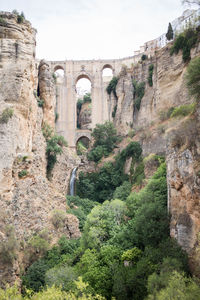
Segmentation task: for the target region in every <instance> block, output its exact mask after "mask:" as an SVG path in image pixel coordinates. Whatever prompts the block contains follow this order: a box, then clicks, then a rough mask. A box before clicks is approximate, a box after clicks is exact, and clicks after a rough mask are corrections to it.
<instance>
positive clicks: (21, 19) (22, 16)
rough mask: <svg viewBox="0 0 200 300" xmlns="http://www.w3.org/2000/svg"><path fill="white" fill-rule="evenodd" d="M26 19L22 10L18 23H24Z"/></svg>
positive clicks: (18, 16)
mask: <svg viewBox="0 0 200 300" xmlns="http://www.w3.org/2000/svg"><path fill="white" fill-rule="evenodd" d="M24 20H25V16H24V13H23V12H21V14H20V15H19V14H18V15H17V23H18V24H22V23H24Z"/></svg>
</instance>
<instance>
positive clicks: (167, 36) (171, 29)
mask: <svg viewBox="0 0 200 300" xmlns="http://www.w3.org/2000/svg"><path fill="white" fill-rule="evenodd" d="M173 37H174V32H173V28H172V24H171V23H169V25H168V31H167V33H166V38H167V39H168V41H170V40H173Z"/></svg>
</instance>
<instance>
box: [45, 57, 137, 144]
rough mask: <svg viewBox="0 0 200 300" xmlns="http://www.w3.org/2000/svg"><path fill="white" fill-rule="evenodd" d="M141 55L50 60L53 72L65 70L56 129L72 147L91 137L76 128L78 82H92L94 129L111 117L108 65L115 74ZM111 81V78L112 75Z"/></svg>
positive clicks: (61, 83)
mask: <svg viewBox="0 0 200 300" xmlns="http://www.w3.org/2000/svg"><path fill="white" fill-rule="evenodd" d="M139 59H140V56H132V57H127V58H123V59H114V60H80V61H75V60H66V61H50V62H49V66H50V69H51V72H52V73H53V72H55V71H56V70H58V69H62V70H63V71H64V77H63V79H62V81H60V82H59V81H58V82H57V84H56V89H57V91H56V93H57V108H56V110H57V113H58V115H59V118H58V121H57V124H56V130H57V132H58V133H59V134H61V135H63V136H64V137H65V139H66V140H67V142H68V145H69V147H75V146H76V143H77V140H78V139H79V138H81V137H82V136H86V137H88V138H89V139H90V138H91V132H90V131H85V130H77V113H76V102H77V95H76V84H77V82H78V80H79V79H81V78H87V79H89V80H90V82H91V98H92V115H91V118H92V125H91V127H92V128H94V127H95V125H96V124H97V123H100V124H102V123H104V122H105V121H107V120H109V111H108V96H107V93H106V87H107V85H108V80H107V81H106V80H105V78H104V77H102V72H103V70H104V69H105V68H111V69H112V71H113V75H117V74H119V72H120V70H121V68H122V66H123V65H126V66H128V67H131V65H132V64H134V63H136V62H138V60H139ZM109 80H110V78H109Z"/></svg>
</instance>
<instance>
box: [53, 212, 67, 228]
mask: <svg viewBox="0 0 200 300" xmlns="http://www.w3.org/2000/svg"><path fill="white" fill-rule="evenodd" d="M65 217H66V214H65V212H64V211H63V210H54V211H53V213H52V217H51V221H52V224H53V225H54V227H55V228H56V229H59V228H63V227H64V224H65Z"/></svg>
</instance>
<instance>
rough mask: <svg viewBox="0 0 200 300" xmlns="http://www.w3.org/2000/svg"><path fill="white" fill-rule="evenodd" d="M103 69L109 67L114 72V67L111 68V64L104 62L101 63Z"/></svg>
mask: <svg viewBox="0 0 200 300" xmlns="http://www.w3.org/2000/svg"><path fill="white" fill-rule="evenodd" d="M104 69H111V70H112V71H113V72H114V68H113V66H112V65H111V64H105V65H103V68H102V71H103V70H104Z"/></svg>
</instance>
